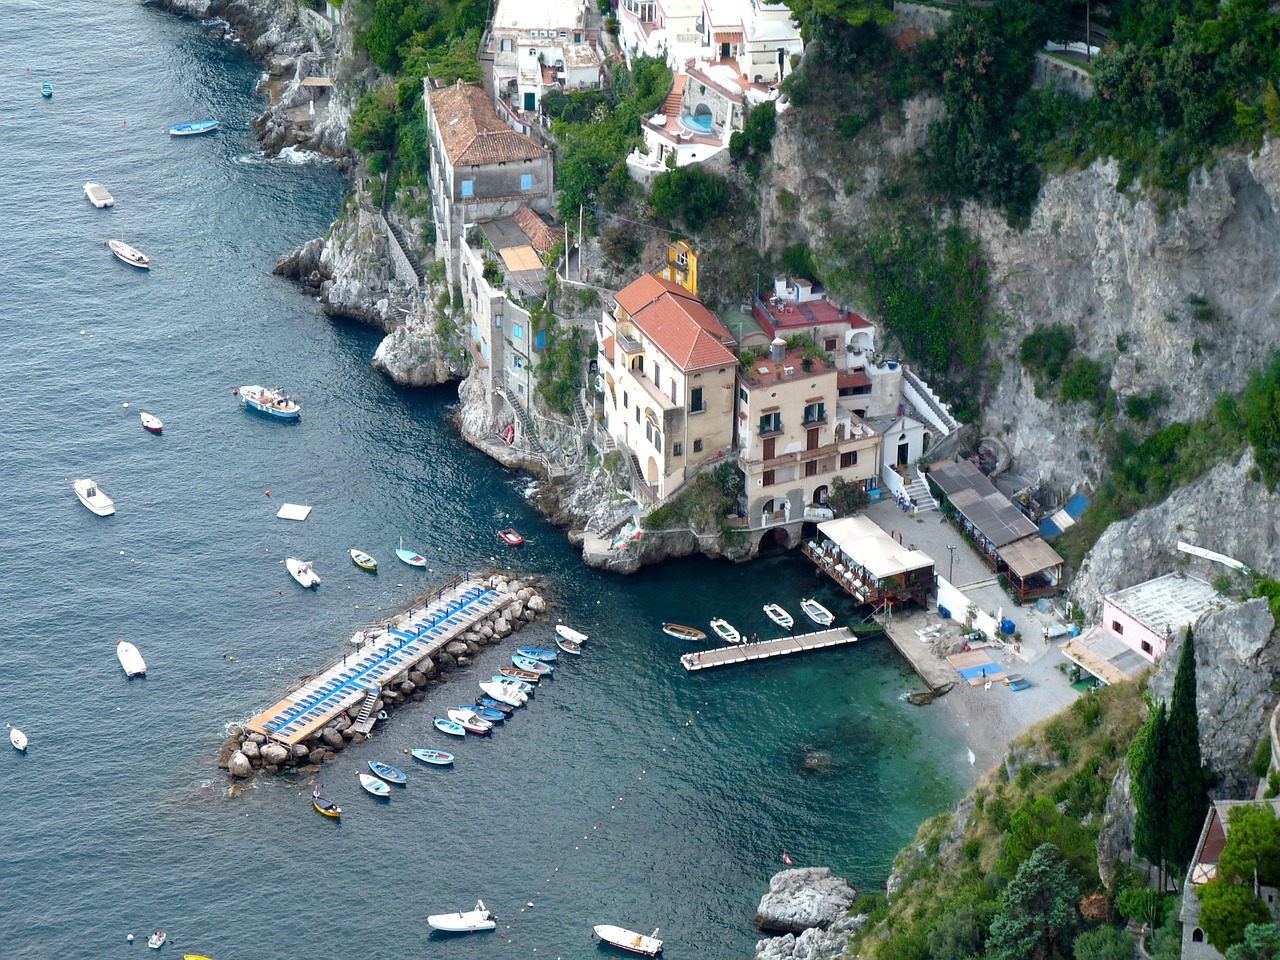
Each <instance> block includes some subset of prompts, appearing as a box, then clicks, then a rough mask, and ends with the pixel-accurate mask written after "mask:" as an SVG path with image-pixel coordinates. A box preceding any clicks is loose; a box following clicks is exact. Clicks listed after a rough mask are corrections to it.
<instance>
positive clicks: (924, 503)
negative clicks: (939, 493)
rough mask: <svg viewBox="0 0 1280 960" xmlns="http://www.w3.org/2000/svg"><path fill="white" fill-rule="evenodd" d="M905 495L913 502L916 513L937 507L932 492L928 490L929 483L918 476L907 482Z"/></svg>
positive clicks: (926, 511)
mask: <svg viewBox="0 0 1280 960" xmlns="http://www.w3.org/2000/svg"><path fill="white" fill-rule="evenodd" d="M907 496H908V497H910V498H911V499H912V501H914V502H915V505H916V513H928V512H929V511H930V510H937V509H938V504H937V502H936V501H935V500H934V499H933V493H932V492H930V490H929V484H927V483H925V481H924V480H922V479H921V478H919V477H917V478H916V479H914V480H912V481H911V482H910V483H908V484H907Z"/></svg>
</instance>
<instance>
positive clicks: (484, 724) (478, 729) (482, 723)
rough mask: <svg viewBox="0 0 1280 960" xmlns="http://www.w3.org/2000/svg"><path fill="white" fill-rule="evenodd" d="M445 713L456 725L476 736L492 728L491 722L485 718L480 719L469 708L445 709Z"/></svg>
mask: <svg viewBox="0 0 1280 960" xmlns="http://www.w3.org/2000/svg"><path fill="white" fill-rule="evenodd" d="M445 713H446V714H447V716H448V717H449V719H450V720H452V721H453V722H454V723H456V724H457V725H458V726H460V727H461V728H462V729H463V730H465V731H467V733H474V734H476V736H481V737H482V736H484V735H485V734H486V733H488V732H489V731H490V730H492V729H493V724H492V723H490V722H489V721H487V720H481V719H480V718H479V717H477V716H476V715H475V714H474V713H472V712H471V711H470V710H446V711H445Z"/></svg>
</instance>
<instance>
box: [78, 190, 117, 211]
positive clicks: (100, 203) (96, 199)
mask: <svg viewBox="0 0 1280 960" xmlns="http://www.w3.org/2000/svg"><path fill="white" fill-rule="evenodd" d="M84 195H85V196H86V197H88V198H89V202H90V203H92V204H93V205H94V206H95V207H97V208H98V209H99V210H101V209H102V208H103V207H109V206H111V205H113V204H114V203H115V202H116V198H115V197H113V196H112V195H111V192H110V191H109V190H108V189H107V188H106V187H104V186H103V185H102V184H100V183H86V184H85V185H84Z"/></svg>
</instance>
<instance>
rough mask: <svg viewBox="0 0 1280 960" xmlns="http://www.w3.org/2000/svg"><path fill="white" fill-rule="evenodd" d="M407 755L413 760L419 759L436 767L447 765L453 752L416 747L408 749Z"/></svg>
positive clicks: (451, 759) (451, 758)
mask: <svg viewBox="0 0 1280 960" xmlns="http://www.w3.org/2000/svg"><path fill="white" fill-rule="evenodd" d="M409 755H410V756H411V757H413V759H415V760H421V761H422V762H423V763H429V764H432V765H433V766H436V767H447V766H449V765H450V764H452V763H453V754H452V753H447V752H446V751H444V750H424V749H422V748H418V749H416V750H410V751H409Z"/></svg>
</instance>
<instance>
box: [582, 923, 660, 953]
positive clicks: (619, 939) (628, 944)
mask: <svg viewBox="0 0 1280 960" xmlns="http://www.w3.org/2000/svg"><path fill="white" fill-rule="evenodd" d="M595 931H596V936H597V937H599V938H600V939H601V940H603V941H604V942H605V943H608V944H610V945H612V946H615V947H617V948H618V949H619V950H626V951H628V952H630V953H638V954H640V955H641V956H642V957H656V956H657V955H658V954H660V953H661V952H662V941H661V940H659V939H658V931H657V930H654V931H653V933H652V934H651V935H650V936H647V937H646V936H645V935H644V934H643V933H636V932H635V931H634V930H624V929H623V928H622V927H614V926H610V925H609V924H601V925H600V926H598V927H596V928H595Z"/></svg>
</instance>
